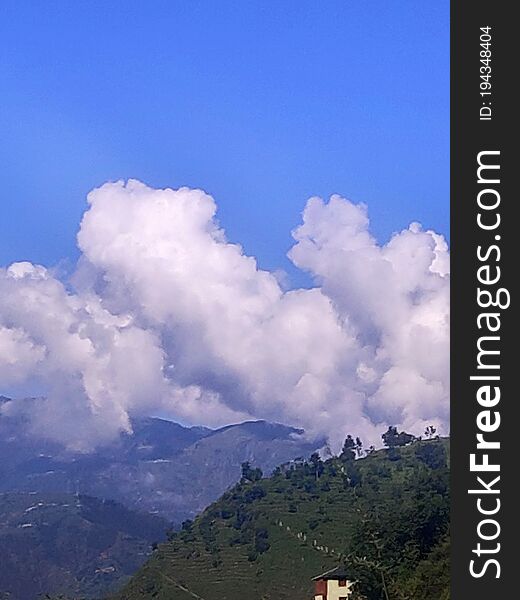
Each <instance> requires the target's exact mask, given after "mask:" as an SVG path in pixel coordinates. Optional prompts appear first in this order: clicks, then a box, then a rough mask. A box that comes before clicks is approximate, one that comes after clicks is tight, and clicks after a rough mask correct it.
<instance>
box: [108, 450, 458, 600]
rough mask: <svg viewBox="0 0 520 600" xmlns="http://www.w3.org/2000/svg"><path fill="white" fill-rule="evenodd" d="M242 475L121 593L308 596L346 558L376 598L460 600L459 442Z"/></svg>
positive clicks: (128, 596)
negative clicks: (453, 561)
mask: <svg viewBox="0 0 520 600" xmlns="http://www.w3.org/2000/svg"><path fill="white" fill-rule="evenodd" d="M259 475H260V473H258V471H257V470H255V469H251V468H245V469H244V477H243V478H242V480H241V482H240V483H239V484H237V485H236V486H235V487H233V488H232V489H231V490H229V491H228V492H227V493H225V494H224V495H223V496H222V497H221V498H220V500H218V501H217V502H215V503H214V504H212V505H211V506H210V507H209V508H208V509H206V510H205V511H204V512H203V513H202V514H201V515H200V516H199V517H198V518H196V519H195V521H194V522H186V523H185V524H184V526H183V529H182V531H180V532H177V533H175V534H172V535H171V536H170V540H169V541H168V542H166V543H164V544H162V545H160V546H159V548H158V549H157V550H156V551H155V553H154V555H153V557H152V558H151V559H150V560H149V561H148V562H147V563H146V564H145V565H144V567H142V568H141V569H140V571H138V573H137V575H135V576H134V577H133V578H132V580H131V581H130V583H129V584H128V585H127V586H126V587H125V588H124V589H123V591H122V592H121V593H120V594H119V595H118V596H117V599H118V600H145V599H147V598H155V599H157V600H190V599H193V598H199V600H200V599H202V600H243V599H244V598H250V599H251V600H286V599H287V600H289V599H291V600H307V599H310V598H312V597H313V596H312V593H313V588H312V582H311V579H312V577H313V576H315V575H317V574H319V573H321V572H323V571H325V570H327V569H329V568H332V567H334V566H336V565H338V564H339V563H344V564H346V566H347V569H348V570H349V572H350V573H351V574H352V579H355V580H357V581H358V584H357V591H358V593H359V594H360V597H365V598H368V599H369V600H376V599H377V600H379V599H381V598H382V599H384V600H386V599H387V598H388V599H389V600H394V599H399V600H424V599H426V598H428V600H445V599H447V598H449V589H448V588H449V537H448V536H449V533H448V528H449V442H448V440H433V441H426V442H425V441H422V442H420V441H417V442H415V443H413V444H410V445H407V446H405V447H402V448H391V449H388V450H380V451H376V452H373V453H371V454H370V455H369V456H367V457H366V458H363V459H360V460H356V461H355V460H353V452H352V451H350V450H348V451H346V452H344V453H343V454H342V455H341V456H340V457H334V458H331V459H329V460H327V461H326V462H322V461H321V460H319V458H318V457H317V455H313V457H311V459H310V460H308V461H306V462H303V463H300V464H294V463H293V464H290V465H286V466H285V467H282V468H279V469H277V471H276V472H275V473H274V474H273V476H272V477H270V478H269V479H259Z"/></svg>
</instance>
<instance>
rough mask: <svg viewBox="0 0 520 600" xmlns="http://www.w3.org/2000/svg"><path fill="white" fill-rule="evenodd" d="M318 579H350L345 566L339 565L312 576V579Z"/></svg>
mask: <svg viewBox="0 0 520 600" xmlns="http://www.w3.org/2000/svg"><path fill="white" fill-rule="evenodd" d="M319 579H350V577H349V574H348V573H347V570H346V569H345V567H343V566H339V567H334V569H330V570H329V571H325V573H322V574H321V575H317V576H316V577H313V578H312V580H313V581H318V580H319Z"/></svg>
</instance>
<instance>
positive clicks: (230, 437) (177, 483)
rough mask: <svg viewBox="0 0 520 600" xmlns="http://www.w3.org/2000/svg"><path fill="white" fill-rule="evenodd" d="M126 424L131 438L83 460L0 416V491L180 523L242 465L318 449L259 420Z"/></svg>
mask: <svg viewBox="0 0 520 600" xmlns="http://www.w3.org/2000/svg"><path fill="white" fill-rule="evenodd" d="M0 401H1V403H5V402H8V399H6V398H3V399H1V398H0ZM37 401H38V399H28V400H27V402H37ZM132 426H133V433H132V434H131V435H127V434H122V435H121V436H120V437H119V439H117V440H115V441H114V443H112V444H110V445H108V446H104V447H101V448H97V449H96V450H94V451H92V452H90V453H86V454H85V453H83V454H82V453H78V452H71V451H70V450H67V449H66V448H64V447H63V446H60V445H59V444H57V443H54V442H50V441H48V440H45V439H38V438H36V437H35V436H34V434H33V433H32V432H31V431H30V429H29V428H28V427H27V423H26V422H25V421H24V420H23V418H20V417H12V416H8V415H6V414H4V413H2V411H0V456H1V458H0V492H11V491H19V492H65V493H67V492H68V493H74V492H77V491H79V492H80V493H82V494H86V495H89V496H95V497H99V498H107V499H112V500H115V501H117V502H121V503H122V504H124V505H126V506H128V507H129V508H131V509H133V510H139V511H141V512H151V513H154V514H158V515H161V516H163V517H164V518H167V519H168V520H169V521H173V522H175V523H177V524H180V522H181V521H182V520H184V519H186V518H191V517H193V516H195V515H196V514H198V513H200V512H201V511H202V510H203V509H204V508H206V506H208V505H209V504H210V503H211V502H213V501H214V500H216V499H217V498H218V497H219V496H220V495H221V494H222V493H223V492H224V491H225V490H226V489H227V488H229V487H230V486H231V485H233V484H234V483H236V482H237V481H238V479H239V478H240V464H241V463H242V462H244V461H251V462H254V463H255V464H256V465H258V466H260V467H261V468H262V469H263V470H264V471H265V472H266V473H270V472H271V471H272V470H273V469H274V468H275V467H276V466H277V465H278V464H280V463H282V462H285V461H288V460H291V459H294V458H296V457H298V456H308V455H309V454H310V453H311V452H313V451H314V450H315V449H316V448H318V447H320V446H321V445H322V444H323V440H316V442H309V440H307V439H306V438H305V437H304V435H302V434H303V432H302V431H301V430H298V429H295V428H293V427H287V426H284V425H279V424H273V423H267V422H265V421H254V422H246V423H239V424H236V425H230V426H227V427H223V428H221V429H216V430H211V429H207V428H204V427H184V426H182V425H179V424H178V423H174V422H172V421H167V420H165V419H158V418H146V419H135V420H134V421H133V423H132Z"/></svg>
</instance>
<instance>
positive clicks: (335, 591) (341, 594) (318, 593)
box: [312, 566, 354, 600]
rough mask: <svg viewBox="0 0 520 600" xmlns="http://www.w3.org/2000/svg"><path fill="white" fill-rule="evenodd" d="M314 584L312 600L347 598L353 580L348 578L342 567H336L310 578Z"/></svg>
mask: <svg viewBox="0 0 520 600" xmlns="http://www.w3.org/2000/svg"><path fill="white" fill-rule="evenodd" d="M312 580H313V581H314V584H315V591H314V600H348V598H349V597H350V596H351V594H352V586H353V585H354V582H353V581H352V580H349V578H348V574H347V572H346V570H345V568H344V567H342V566H340V567H336V568H334V569H330V571H326V572H325V573H322V574H321V575H318V576H317V577H313V579H312Z"/></svg>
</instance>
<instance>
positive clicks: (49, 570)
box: [0, 493, 168, 600]
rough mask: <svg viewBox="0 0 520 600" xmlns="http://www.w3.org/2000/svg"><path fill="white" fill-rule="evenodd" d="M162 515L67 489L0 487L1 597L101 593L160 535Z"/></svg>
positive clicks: (26, 599)
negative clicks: (37, 490)
mask: <svg viewBox="0 0 520 600" xmlns="http://www.w3.org/2000/svg"><path fill="white" fill-rule="evenodd" d="M167 528H168V522H167V521H165V520H163V519H160V518H158V517H153V516H151V515H144V514H137V513H135V512H132V511H130V510H128V509H126V508H124V507H123V506H121V505H120V504H117V503H115V502H111V501H109V502H102V501H100V500H98V499H96V498H91V497H88V496H75V495H70V494H69V495H67V494H28V493H27V494H23V493H22V494H21V493H9V494H0V598H9V600H35V599H36V598H37V597H38V595H40V594H45V593H49V594H58V593H59V594H61V593H64V594H67V595H69V594H70V595H71V596H75V597H82V598H91V597H92V598H99V597H101V596H102V595H103V594H105V593H107V592H109V591H110V590H113V589H116V588H117V587H118V586H120V585H121V584H122V583H124V582H125V581H126V579H127V578H128V577H129V576H130V575H131V574H132V573H134V572H135V570H136V569H137V568H138V567H139V566H140V565H141V564H142V563H143V562H144V561H145V560H146V558H147V557H148V556H149V555H150V554H151V551H152V549H151V545H152V543H153V542H158V541H161V540H162V539H165V536H166V530H167Z"/></svg>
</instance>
